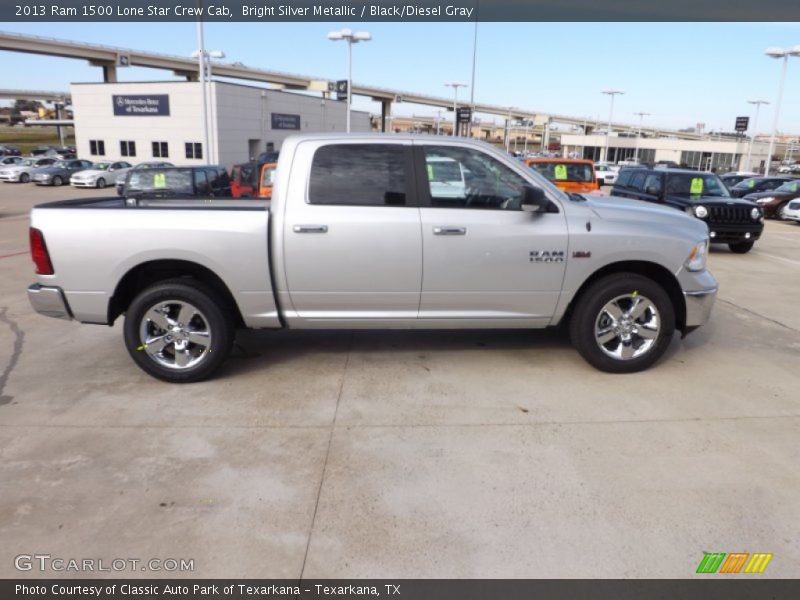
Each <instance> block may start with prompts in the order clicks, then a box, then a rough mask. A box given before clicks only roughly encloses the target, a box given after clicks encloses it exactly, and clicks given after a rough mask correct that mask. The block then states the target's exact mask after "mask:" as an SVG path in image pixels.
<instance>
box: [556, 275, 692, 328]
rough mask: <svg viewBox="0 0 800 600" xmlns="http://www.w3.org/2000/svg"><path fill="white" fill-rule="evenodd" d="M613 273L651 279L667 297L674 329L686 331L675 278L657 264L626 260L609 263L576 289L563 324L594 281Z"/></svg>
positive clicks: (678, 287)
mask: <svg viewBox="0 0 800 600" xmlns="http://www.w3.org/2000/svg"><path fill="white" fill-rule="evenodd" d="M615 273H634V274H636V275H641V276H643V277H647V278H648V279H652V280H653V281H655V282H656V283H658V284H659V285H660V286H661V287H662V288H663V289H664V291H665V292H666V293H667V296H669V299H670V301H671V302H672V306H673V308H674V310H675V328H676V329H677V330H678V331H681V332H685V329H686V301H685V300H684V298H683V290H682V289H681V286H680V283H678V280H677V278H676V277H675V275H673V274H672V273H671V272H670V271H669V270H668V269H667V268H666V267H663V266H662V265H659V264H658V263H654V262H649V261H643V260H627V261H620V262H614V263H610V264H608V265H605V266H604V267H602V268H601V269H598V270H597V271H595V272H594V273H592V274H591V275H590V276H589V277H588V278H587V279H586V280H585V281H584V282H583V283H582V284H581V286H580V288H578V291H577V292H575V295H574V296H573V297H572V300H570V303H569V305H568V306H567V309H566V311H565V313H564V317H563V320H564V322H569V320H570V318H571V317H572V312H573V310H574V308H575V305H576V304H577V303H578V300H579V299H580V298H581V296H582V295H583V294H584V293H585V292H586V290H587V289H588V288H589V286H591V285H592V284H593V283H594V282H595V281H597V280H598V279H601V278H603V277H606V276H608V275H613V274H615Z"/></svg>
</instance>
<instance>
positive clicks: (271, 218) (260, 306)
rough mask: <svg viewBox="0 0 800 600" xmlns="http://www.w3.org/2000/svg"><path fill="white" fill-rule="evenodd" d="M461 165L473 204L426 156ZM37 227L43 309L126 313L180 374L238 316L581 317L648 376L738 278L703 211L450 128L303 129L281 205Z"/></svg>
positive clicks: (628, 364) (165, 371)
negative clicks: (577, 182)
mask: <svg viewBox="0 0 800 600" xmlns="http://www.w3.org/2000/svg"><path fill="white" fill-rule="evenodd" d="M362 139H363V138H358V140H362ZM441 158H449V159H452V160H455V161H457V162H458V163H459V164H460V167H461V169H460V170H463V171H464V172H468V173H469V177H468V178H467V180H468V186H467V188H466V189H465V190H464V194H463V196H461V197H459V198H454V197H450V196H448V197H446V198H439V197H437V196H436V195H434V194H433V192H434V188H432V187H431V185H430V182H429V179H428V177H427V174H426V166H427V165H428V164H430V163H431V162H433V161H434V159H441ZM366 165H369V168H365V166H366ZM417 165H419V166H421V167H422V168H421V169H419V168H416V166H417ZM168 171H169V170H167V169H164V170H163V172H164V174H165V175H166V173H167V172H168ZM134 174H136V175H137V176H139V175H141V176H142V177H144V176H147V175H150V174H149V173H147V172H144V171H139V172H138V173H137V172H136V171H130V172H129V173H128V177H133V176H134ZM719 185H720V186H722V184H721V183H720V184H719ZM568 223H569V224H570V225H569V226H568ZM578 224H580V226H577V225H578ZM584 224H587V226H586V227H584ZM591 224H594V227H590V226H589V225H591ZM98 231H100V232H102V235H98V234H97V232H98ZM30 239H31V254H32V256H33V258H34V263H35V265H36V271H37V282H36V283H35V284H33V285H32V286H30V287H29V288H28V297H29V299H30V302H31V304H32V305H33V308H34V309H35V310H36V311H37V312H39V313H41V314H43V315H47V316H51V317H59V318H63V319H76V320H78V321H80V322H83V323H97V324H111V323H113V322H114V321H115V320H116V319H117V318H118V317H119V316H121V315H123V314H124V315H125V324H124V328H123V329H124V337H125V347H126V348H127V350H128V352H129V353H130V356H131V358H132V360H133V361H134V362H135V363H136V364H137V365H138V366H139V367H140V368H141V369H143V370H144V371H145V372H147V373H148V374H150V375H152V376H153V377H157V378H160V379H163V380H165V381H170V382H189V381H198V380H201V379H204V378H208V377H210V376H211V375H212V374H213V373H214V372H215V371H216V370H217V369H218V368H219V367H220V366H221V365H222V363H223V362H224V361H225V359H226V357H227V355H228V353H229V352H230V349H231V346H232V345H233V340H234V335H235V329H236V327H249V328H262V329H263V328H266V329H278V328H282V327H287V328H290V329H308V328H331V329H347V328H353V327H355V328H361V329H384V328H399V327H404V328H410V329H411V328H413V329H439V328H443V327H449V328H453V327H457V328H470V329H473V328H525V329H536V328H544V327H549V326H558V325H559V324H561V323H568V325H569V331H570V336H571V339H572V341H573V343H574V345H575V347H576V348H577V350H578V351H579V352H580V354H581V355H582V356H583V357H584V358H585V359H586V360H587V361H588V362H589V363H590V364H592V365H593V366H595V367H596V368H598V369H601V370H604V371H609V372H614V373H629V372H635V371H641V370H642V369H645V368H647V367H649V366H651V365H652V364H654V363H655V362H656V361H657V360H658V359H659V358H660V357H661V356H662V355H663V354H664V352H665V350H666V349H667V348H668V347H669V346H670V344H671V341H672V337H673V333H674V330H676V329H678V330H680V331H682V332H683V333H684V334H686V333H689V332H691V331H692V330H694V329H695V328H696V327H698V326H700V325H702V324H703V323H704V322H706V320H707V319H708V318H709V315H710V312H711V309H712V306H713V304H714V300H715V297H716V294H717V287H718V286H717V282H716V280H715V279H714V277H713V276H712V275H711V273H709V272H708V270H707V269H706V256H707V248H708V229H707V227H706V225H705V224H704V223H702V222H701V221H699V220H697V219H695V218H692V217H690V216H688V215H687V214H685V213H683V212H680V211H676V210H672V209H669V208H664V207H660V206H652V205H646V204H644V203H641V202H633V201H626V200H624V199H620V198H617V199H610V198H606V197H600V196H594V195H590V196H587V197H580V196H576V195H568V194H565V193H564V192H562V191H560V190H559V189H558V188H556V187H555V186H554V185H552V184H551V183H550V182H549V181H548V180H547V179H545V178H543V177H542V176H540V175H538V174H537V173H536V172H535V171H534V170H533V169H530V168H527V167H525V166H524V165H522V164H520V163H519V162H518V161H516V160H514V159H513V158H512V157H510V156H508V155H507V154H505V153H504V152H501V151H500V150H498V149H496V148H494V147H493V146H490V145H489V144H486V143H482V142H477V141H474V140H469V139H465V138H448V139H447V140H442V139H441V138H439V137H438V136H424V137H420V136H413V135H405V136H404V135H376V136H371V137H370V138H369V142H363V141H357V140H354V139H353V138H352V137H350V136H342V135H338V136H337V135H311V134H307V135H303V136H294V137H289V138H287V139H286V140H285V141H284V142H283V151H282V152H281V157H280V158H279V160H278V168H277V172H276V186H275V193H274V194H273V197H272V200H271V201H270V208H269V210H267V203H266V201H260V200H233V199H228V200H220V199H204V200H197V199H188V200H187V199H178V200H176V199H169V198H161V199H150V200H148V199H142V200H139V201H137V202H134V203H130V202H128V201H126V200H124V199H119V198H110V199H109V198H99V199H94V200H77V201H76V200H71V201H66V202H51V203H47V204H44V205H41V206H37V207H36V208H34V209H33V211H32V213H31V230H30ZM95 351H96V352H97V353H98V354H99V353H101V352H103V351H104V350H103V349H99V348H98V349H95ZM61 360H69V355H68V350H64V356H63V358H62V359H61Z"/></svg>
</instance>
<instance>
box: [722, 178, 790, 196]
mask: <svg viewBox="0 0 800 600" xmlns="http://www.w3.org/2000/svg"><path fill="white" fill-rule="evenodd" d="M787 181H795V179H794V178H793V177H785V176H782V177H774V176H773V177H750V178H749V179H745V180H744V181H740V182H739V183H737V184H736V185H734V186H733V187H732V188H731V196H733V197H734V198H743V197H744V196H747V194H755V193H757V192H770V191H772V190H774V189H777V188H779V187H780V186H782V185H783V184H784V183H786V182H787Z"/></svg>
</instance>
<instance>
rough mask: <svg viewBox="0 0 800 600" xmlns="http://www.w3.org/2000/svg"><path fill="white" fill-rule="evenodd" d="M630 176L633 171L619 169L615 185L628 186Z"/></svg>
mask: <svg viewBox="0 0 800 600" xmlns="http://www.w3.org/2000/svg"><path fill="white" fill-rule="evenodd" d="M632 176H633V171H631V170H625V171H620V174H619V177H617V186H618V187H630V184H631V177H632Z"/></svg>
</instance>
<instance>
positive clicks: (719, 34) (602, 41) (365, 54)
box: [0, 23, 800, 134]
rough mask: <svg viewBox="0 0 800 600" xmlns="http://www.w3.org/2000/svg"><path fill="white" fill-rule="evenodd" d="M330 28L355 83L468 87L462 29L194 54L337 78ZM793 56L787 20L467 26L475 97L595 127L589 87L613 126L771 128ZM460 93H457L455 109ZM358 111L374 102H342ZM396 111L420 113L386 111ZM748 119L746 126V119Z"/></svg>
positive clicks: (263, 35)
mask: <svg viewBox="0 0 800 600" xmlns="http://www.w3.org/2000/svg"><path fill="white" fill-rule="evenodd" d="M341 27H351V28H353V29H363V30H367V31H370V32H371V33H372V36H373V40H372V41H371V42H368V43H364V44H359V45H357V46H354V48H353V72H354V74H353V79H354V81H356V82H359V83H363V84H368V85H375V86H380V87H387V88H394V89H399V90H407V91H413V92H418V93H423V94H430V95H438V96H443V97H452V89H450V88H446V87H444V85H443V84H444V82H446V81H452V80H458V81H463V82H466V83H469V81H470V78H471V68H472V44H473V33H474V24H472V23H436V24H420V23H365V24H362V25H359V24H357V23H341V24H331V23H289V24H285V23H283V24H275V23H207V24H206V25H205V37H206V47H207V48H208V49H220V50H223V51H225V53H226V55H227V58H226V59H225V61H224V62H242V63H244V64H245V65H248V66H253V67H260V68H264V69H271V70H276V71H288V72H291V73H298V74H303V75H311V76H315V77H320V78H322V79H338V78H344V77H345V76H346V68H347V62H346V60H347V51H346V46H345V44H343V43H341V42H338V43H334V42H331V41H329V40H327V38H326V35H327V32H328V31H330V30H333V29H338V28H341ZM0 30H3V31H7V32H17V33H25V34H33V35H43V36H48V37H55V38H60V39H67V40H77V41H82V42H90V43H95V44H104V45H110V46H117V47H123V48H134V49H137V50H145V51H150V52H161V53H165V54H174V55H180V56H187V55H189V54H191V52H192V51H193V50H194V49H195V47H196V41H195V24H194V23H155V24H151V23H127V24H123V23H92V24H81V23H69V24H57V23H23V24H20V23H13V24H12V23H3V24H0ZM795 45H800V24H799V23H774V24H769V23H716V24H715V23H688V24H687V23H480V24H479V25H478V59H477V73H476V81H475V91H474V93H475V100H476V101H477V102H483V103H488V104H497V105H503V106H517V107H522V108H526V109H530V110H533V111H543V112H553V113H559V114H568V115H574V116H579V117H587V118H589V119H599V120H601V121H603V120H607V119H608V110H609V99H608V96H604V95H602V94H601V90H602V89H605V88H609V87H613V88H617V89H620V90H624V91H625V92H626V93H625V95H624V96H618V97H617V99H616V101H615V109H614V120H615V121H617V122H630V123H635V122H636V121H637V120H638V117H635V116H634V113H635V112H639V111H644V112H648V113H651V114H652V116H650V117H646V120H645V122H646V123H651V124H653V125H656V126H662V127H671V128H682V127H688V126H694V125H695V124H696V123H705V124H706V127H707V129H715V130H727V131H730V130H732V129H733V123H734V119H735V118H736V117H737V116H739V115H752V113H753V107H752V106H751V105H749V104H747V100H748V99H752V98H763V99H766V100H769V101H770V102H771V103H772V104H770V105H768V106H763V107H762V109H761V114H760V117H759V126H758V130H759V132H764V133H767V132H769V131H770V130H771V127H772V121H773V117H774V107H775V104H774V103H775V100H776V98H777V93H778V82H779V76H780V61H779V60H775V59H771V58H769V57H767V56H765V55H764V50H765V49H766V48H767V47H768V46H782V47H789V46H795ZM0 73H2V85H1V86H0V87H3V88H11V89H43V90H51V89H52V90H66V89H68V86H69V84H70V82H73V81H99V80H101V77H102V74H101V71H100V69H98V68H96V67H90V66H88V64H87V63H86V62H85V61H79V60H72V59H61V58H55V57H47V56H35V55H27V54H17V53H10V52H0ZM170 78H172V74H171V73H169V72H167V71H158V70H151V69H141V68H130V69H120V72H119V79H120V80H121V81H142V80H165V79H170ZM468 95H469V90H466V91H465V90H464V89H461V90H459V96H460V98H465V97H468ZM354 104H355V106H356V107H357V108H362V109H367V110H372V111H378V110H379V108H378V105H376V104H374V103H372V102H370V101H368V100H363V99H358V98H357V99H356V100H354ZM394 112H395V114H403V115H411V114H418V115H427V114H431V109H430V108H425V107H421V106H415V105H410V104H400V105H396V106H395V108H394ZM751 122H752V121H751ZM779 130H780V131H784V132H789V133H796V134H800V58H790V59H789V65H788V76H787V79H786V87H785V90H784V101H783V108H782V110H781V116H780V122H779Z"/></svg>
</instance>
